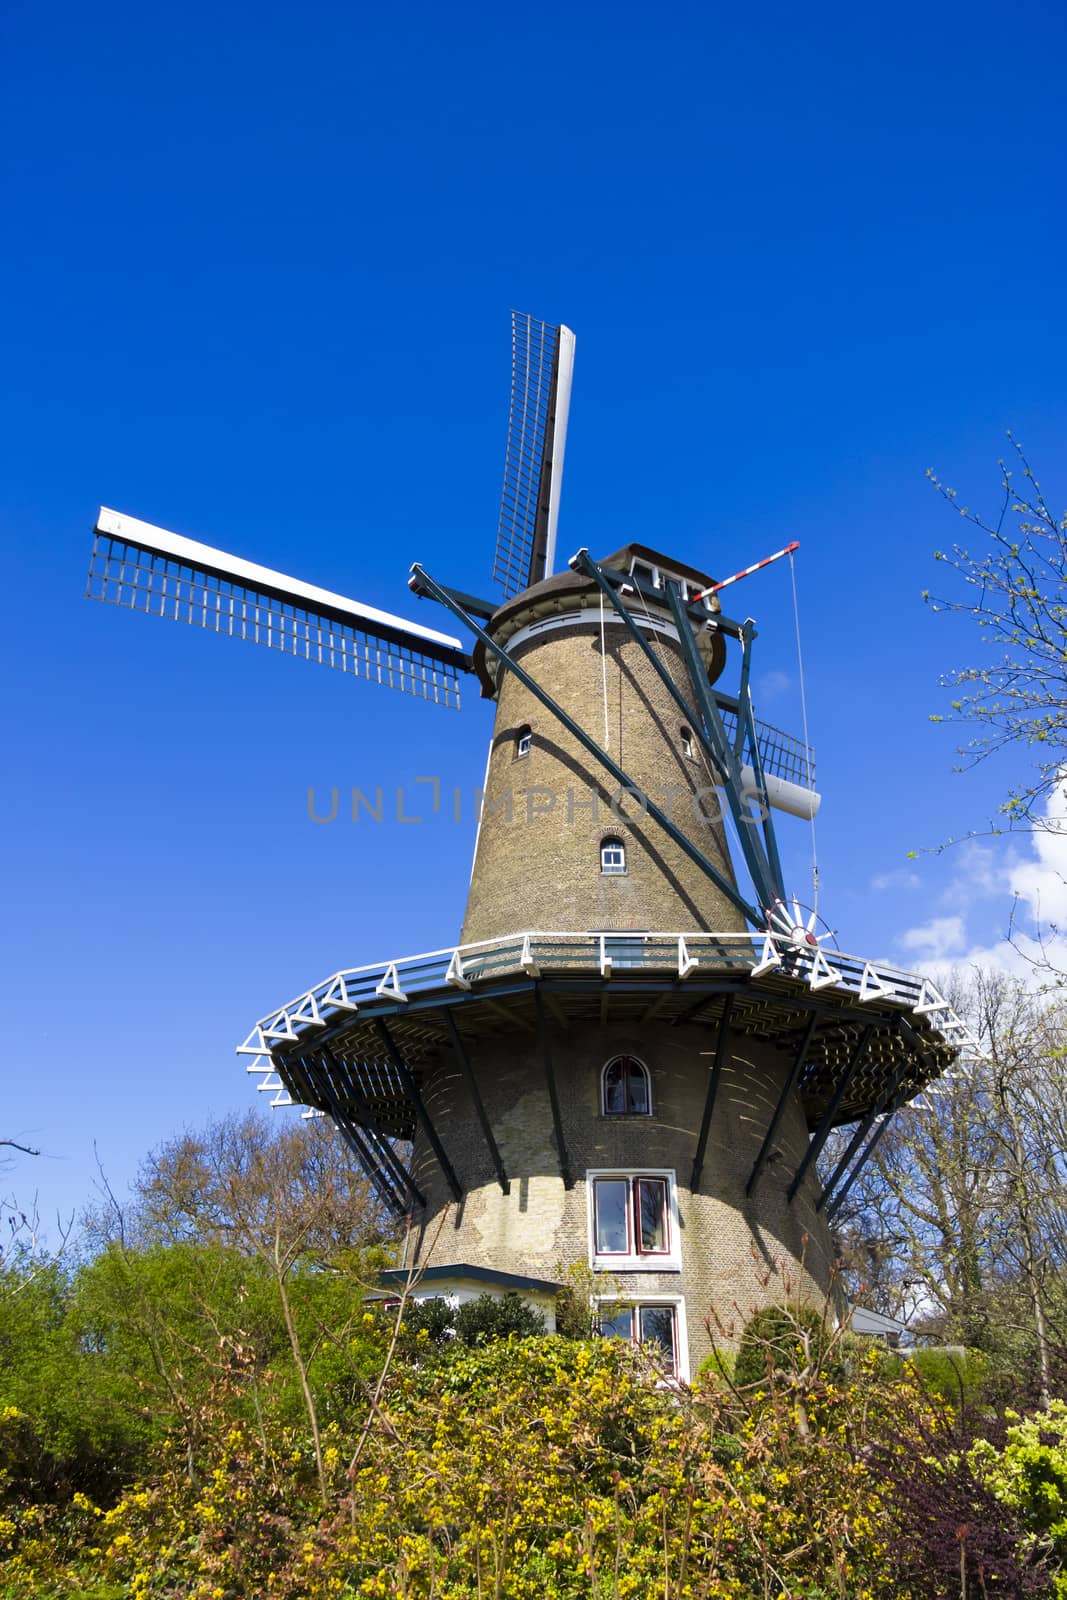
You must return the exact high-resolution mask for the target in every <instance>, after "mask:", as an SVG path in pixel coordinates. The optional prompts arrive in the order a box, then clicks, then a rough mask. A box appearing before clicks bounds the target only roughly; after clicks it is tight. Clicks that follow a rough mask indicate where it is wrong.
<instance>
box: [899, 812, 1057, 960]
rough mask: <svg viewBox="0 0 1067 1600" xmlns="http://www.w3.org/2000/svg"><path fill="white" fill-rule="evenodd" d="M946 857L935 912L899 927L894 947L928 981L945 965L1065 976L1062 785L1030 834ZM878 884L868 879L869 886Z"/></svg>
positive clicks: (966, 847) (973, 844) (971, 845)
mask: <svg viewBox="0 0 1067 1600" xmlns="http://www.w3.org/2000/svg"><path fill="white" fill-rule="evenodd" d="M950 859H951V860H952V863H953V872H952V876H951V877H950V879H949V881H948V882H947V883H946V884H945V886H944V888H943V889H942V890H941V892H940V893H939V895H938V897H937V908H938V911H939V912H941V913H943V914H941V915H938V916H934V917H931V918H929V919H928V920H927V921H926V922H923V923H920V924H918V925H917V926H915V927H912V928H907V929H905V931H904V932H903V933H902V934H901V935H900V936H899V937H898V939H897V941H896V942H897V945H898V946H899V948H900V949H902V950H906V951H907V952H908V953H909V954H910V955H912V956H914V957H915V958H917V960H918V961H920V962H921V963H924V964H925V965H926V966H927V967H929V968H930V969H932V970H931V976H933V977H934V978H935V979H937V978H938V977H940V976H944V975H945V974H946V972H947V971H948V970H949V969H950V968H951V967H953V966H971V965H978V966H985V967H994V968H997V969H999V970H1001V971H1004V972H1009V973H1011V974H1012V975H1014V976H1016V977H1029V976H1032V975H1033V973H1034V970H1035V963H1044V964H1045V965H1046V966H1047V965H1051V966H1052V967H1054V968H1057V969H1060V970H1064V971H1067V795H1065V793H1064V787H1063V786H1061V787H1058V788H1057V789H1056V790H1055V791H1054V792H1053V794H1052V795H1051V796H1050V797H1049V799H1048V801H1047V802H1046V806H1045V812H1044V815H1043V816H1042V817H1041V818H1040V819H1039V824H1038V826H1037V828H1036V829H1035V831H1034V832H1033V833H1031V834H1020V833H1013V834H1006V835H1004V836H1003V837H1001V838H995V839H991V840H989V841H988V842H984V841H980V840H977V839H972V840H968V841H967V842H966V843H965V844H963V845H960V846H959V847H958V848H957V849H956V851H955V852H954V853H953V854H952V855H951V857H950ZM887 876H889V875H887ZM879 886H880V885H879V883H878V880H874V882H873V883H872V887H879ZM1009 923H1010V929H1009ZM1046 975H1047V974H1046Z"/></svg>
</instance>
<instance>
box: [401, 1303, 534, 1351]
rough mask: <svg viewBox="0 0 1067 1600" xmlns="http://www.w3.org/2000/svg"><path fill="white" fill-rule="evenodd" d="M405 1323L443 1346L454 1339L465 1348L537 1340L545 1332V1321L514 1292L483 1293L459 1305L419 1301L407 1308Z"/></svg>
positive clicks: (412, 1329) (409, 1328)
mask: <svg viewBox="0 0 1067 1600" xmlns="http://www.w3.org/2000/svg"><path fill="white" fill-rule="evenodd" d="M404 1322H405V1325H406V1327H407V1329H408V1331H409V1332H410V1333H415V1334H418V1333H420V1332H425V1333H426V1335H427V1336H428V1338H429V1339H430V1341H431V1342H432V1343H433V1344H436V1345H444V1344H447V1343H449V1342H450V1341H451V1340H453V1339H454V1340H456V1341H458V1343H459V1344H464V1345H478V1344H488V1343H489V1342H491V1341H492V1340H494V1339H507V1338H510V1337H515V1338H517V1339H532V1338H538V1337H540V1336H541V1335H542V1334H543V1333H544V1332H545V1319H544V1317H543V1316H542V1315H541V1313H540V1312H539V1311H534V1310H533V1309H532V1307H530V1306H528V1305H526V1303H525V1302H524V1301H523V1300H520V1298H519V1296H518V1295H517V1294H515V1293H514V1292H509V1293H508V1294H505V1295H491V1294H480V1295H479V1296H478V1298H477V1299H476V1300H466V1301H464V1302H463V1304H462V1305H460V1306H453V1305H451V1304H450V1303H449V1301H447V1300H444V1299H441V1298H440V1297H435V1298H434V1299H432V1300H416V1301H413V1302H412V1304H411V1305H409V1306H408V1308H407V1310H406V1312H405V1314H404Z"/></svg>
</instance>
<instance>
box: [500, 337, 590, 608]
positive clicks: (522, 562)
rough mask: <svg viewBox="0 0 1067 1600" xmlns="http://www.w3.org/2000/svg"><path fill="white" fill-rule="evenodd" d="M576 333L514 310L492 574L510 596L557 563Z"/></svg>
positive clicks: (543, 575)
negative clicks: (506, 440) (501, 485)
mask: <svg viewBox="0 0 1067 1600" xmlns="http://www.w3.org/2000/svg"><path fill="white" fill-rule="evenodd" d="M573 370H574V334H573V333H572V332H571V330H570V329H569V328H565V327H562V326H561V327H558V328H555V327H552V326H551V325H550V324H548V323H547V322H537V321H535V320H534V318H533V317H529V316H524V315H523V314H522V313H521V312H519V311H513V312H512V313H511V411H510V415H509V418H508V443H507V453H506V455H505V457H504V489H503V493H502V495H501V499H500V524H499V527H498V529H497V536H496V557H495V559H494V561H493V577H494V578H495V580H496V581H497V583H499V584H500V585H501V586H502V587H503V590H504V594H505V596H507V597H510V596H511V595H513V594H518V593H519V592H520V590H522V589H526V588H528V587H529V585H530V584H532V583H538V582H539V581H540V580H541V579H542V578H545V577H551V575H552V573H553V571H554V569H555V557H556V525H557V523H558V520H559V491H560V483H561V480H562V477H563V450H564V445H565V442H566V438H567V413H568V411H569V409H570V399H571V375H572V372H573Z"/></svg>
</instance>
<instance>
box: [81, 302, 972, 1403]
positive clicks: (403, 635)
mask: <svg viewBox="0 0 1067 1600" xmlns="http://www.w3.org/2000/svg"><path fill="white" fill-rule="evenodd" d="M573 352H574V337H573V335H572V334H571V333H570V332H569V330H568V329H566V328H564V327H552V326H550V325H548V324H545V323H538V322H535V321H534V320H533V319H532V318H529V317H523V316H519V315H518V314H515V315H514V316H513V319H512V395H511V413H510V425H509V432H508V447H507V455H506V462H505V473H504V493H503V500H502V508H501V517H500V525H499V530H498V537H497V549H496V559H495V563H494V578H495V580H496V581H497V582H498V583H499V584H500V586H501V587H502V589H503V591H504V600H503V603H502V604H500V603H498V602H496V601H494V602H488V601H484V600H479V599H477V598H475V597H473V596H471V595H468V594H464V593H460V592H459V591H457V590H454V589H449V588H446V587H445V586H444V585H442V584H441V583H439V582H438V581H437V580H436V579H435V578H433V577H431V575H430V574H429V572H427V571H426V569H425V568H424V567H422V566H420V565H418V564H416V565H415V566H414V567H413V568H412V569H411V572H412V576H411V579H410V587H411V588H412V589H413V590H414V591H415V593H416V594H418V595H419V596H421V597H424V598H428V599H431V600H433V601H435V602H437V603H438V604H439V605H440V606H441V607H443V608H444V609H445V610H447V611H448V612H450V613H451V616H452V618H453V619H454V621H455V623H456V624H457V625H458V626H459V627H460V628H462V629H463V630H464V631H465V632H466V633H467V634H469V635H470V636H471V637H472V639H473V645H472V646H471V648H470V649H469V650H468V649H465V648H464V646H463V644H462V643H461V641H460V640H459V639H458V638H455V637H452V636H451V635H449V634H445V633H442V632H440V631H438V630H436V629H434V628H430V627H427V626H425V625H422V624H415V623H411V622H408V621H406V620H405V619H403V618H401V617H397V616H393V615H392V614H389V613H385V612H382V611H380V610H377V609H376V608H373V607H369V606H366V605H363V604H361V603H360V602H358V601H356V600H353V599H350V598H348V597H346V596H343V595H339V594H335V593H332V592H330V591H327V590H324V589H321V588H318V587H316V586H314V585H311V584H308V583H306V582H304V581H302V580H298V579H295V578H290V577H288V576H286V575H285V574H283V573H279V572H275V571H273V570H271V569H268V568H264V567H261V566H258V565H256V564H255V563H253V562H250V561H248V560H246V559H244V558H241V557H237V556H233V555H230V554H228V553H227V552H225V551H223V550H219V549H217V548H214V547H212V546H209V545H205V544H201V543H199V542H198V541H196V540H193V539H190V538H186V537H184V536H182V535H178V534H173V533H169V532H167V531H166V530H164V529H161V528H157V527H153V526H151V525H150V524H147V523H144V522H140V521H138V520H136V519H133V518H130V517H128V516H124V515H121V514H119V513H116V512H113V511H107V510H105V509H102V510H101V511H100V513H99V516H98V518H97V524H96V529H95V542H94V546H93V555H92V560H91V564H90V572H89V587H88V593H89V594H90V596H91V597H93V598H95V599H100V600H106V601H110V602H112V603H115V604H118V605H121V606H125V607H127V608H129V609H131V610H134V611H141V612H144V613H146V614H149V615H154V616H160V617H165V618H171V619H174V620H178V621H182V622H185V623H188V624H193V625H195V626H199V627H201V628H204V629H207V630H208V631H211V632H215V633H224V634H227V635H228V636H230V637H236V638H240V639H244V640H246V641H250V642H253V643H257V644H260V645H266V646H267V647H268V648H270V649H274V650H282V651H284V652H286V653H288V654H290V655H294V656H297V657H300V658H303V659H305V660H311V661H316V662H318V663H320V664H322V665H325V666H329V667H332V668H334V669H336V670H340V671H342V672H345V673H347V674H349V675H350V676H354V677H357V678H363V679H367V680H369V681H371V682H373V683H375V684H377V685H382V686H385V687H388V688H392V689H399V690H401V691H403V692H406V693H409V694H415V695H418V696H421V697H422V698H425V699H429V700H432V701H434V702H435V703H436V704H438V705H441V706H443V707H457V706H458V704H459V685H460V681H461V679H462V678H464V677H467V676H473V677H474V678H475V679H476V681H477V683H478V685H479V688H480V691H481V694H482V697H483V698H484V699H488V700H490V701H492V702H493V703H494V705H495V721H494V727H493V733H492V738H491V743H490V753H489V762H488V767H487V774H486V779H485V784H484V798H483V802H482V806H481V814H480V821H479V826H478V835H477V841H476V846H475V856H474V865H473V870H472V876H471V884H470V890H469V896H468V902H467V907H466V914H465V918H464V921H463V927H462V932H461V934H460V937H459V941H458V943H457V944H456V945H455V946H454V947H452V948H449V949H446V950H436V951H431V952H429V953H427V954H424V955H415V956H409V957H395V958H394V957H390V956H388V955H387V954H386V955H385V959H383V960H382V962H381V963H380V964H379V965H375V966H370V967H359V968H355V969H352V970H343V971H338V972H335V973H333V974H332V975H331V976H329V977H328V978H326V979H325V980H324V981H323V982H321V983H319V984H318V985H316V986H315V987H314V988H312V989H309V990H307V991H306V992H305V993H303V994H301V995H299V996H298V997H297V998H296V999H295V1000H293V1001H292V1002H291V1003H289V1004H287V1005H284V1006H281V1007H278V1008H277V1009H275V1010H274V1011H272V1012H271V1013H269V1014H268V1015H267V1016H265V1017H264V1018H263V1019H262V1020H261V1021H260V1022H259V1023H258V1024H257V1025H256V1027H255V1028H254V1029H253V1030H252V1032H251V1034H250V1035H249V1036H248V1038H247V1039H246V1040H245V1042H244V1043H243V1044H242V1045H241V1047H240V1049H241V1051H242V1052H243V1053H244V1054H245V1055H247V1056H249V1057H251V1061H250V1063H249V1066H248V1070H249V1071H250V1072H252V1073H255V1074H259V1075H260V1078H261V1083H260V1087H261V1088H262V1089H265V1090H267V1091H268V1092H270V1093H272V1096H273V1100H274V1103H275V1104H279V1105H285V1104H291V1103H299V1104H301V1105H303V1106H304V1107H306V1108H307V1114H308V1115H312V1116H314V1115H325V1116H328V1117H330V1118H332V1119H333V1121H334V1122H335V1123H336V1125H337V1127H338V1129H339V1130H340V1133H341V1135H342V1136H343V1138H344V1139H345V1140H346V1142H347V1144H348V1146H349V1148H350V1149H351V1151H352V1153H353V1155H354V1157H355V1158H356V1160H357V1161H358V1162H359V1163H360V1165H361V1166H362V1167H363V1169H364V1170H365V1172H366V1174H367V1176H368V1178H369V1180H370V1182H371V1183H372V1184H373V1185H374V1188H375V1190H376V1192H377V1194H378V1196H379V1197H380V1199H381V1201H382V1202H383V1204H385V1205H386V1206H388V1207H389V1208H390V1209H391V1210H392V1211H394V1212H395V1213H396V1214H397V1215H398V1216H401V1217H409V1218H410V1219H411V1227H410V1231H409V1234H408V1253H407V1259H406V1261H405V1263H404V1269H405V1271H406V1272H407V1273H411V1272H413V1271H414V1272H416V1273H417V1274H418V1279H417V1286H416V1288H415V1291H414V1292H415V1293H416V1294H418V1295H420V1296H426V1295H433V1294H438V1295H447V1296H450V1297H452V1298H454V1299H460V1298H463V1297H464V1296H467V1295H471V1294H476V1293H479V1292H481V1291H484V1290H486V1289H488V1290H489V1291H490V1292H493V1293H503V1292H505V1291H507V1290H510V1289H514V1290H516V1291H517V1292H519V1293H520V1294H521V1295H522V1296H523V1297H524V1298H526V1299H527V1300H528V1301H529V1302H530V1303H532V1304H534V1305H536V1306H538V1307H540V1308H542V1309H543V1310H545V1312H546V1313H547V1315H548V1317H549V1321H550V1323H551V1317H552V1308H553V1301H554V1295H555V1292H556V1288H557V1286H558V1284H559V1282H560V1277H561V1274H563V1273H564V1272H566V1270H567V1269H568V1268H569V1267H570V1266H571V1265H573V1264H584V1266H585V1267H586V1268H587V1269H588V1270H589V1272H590V1273H591V1275H592V1280H593V1282H594V1284H595V1289H594V1297H595V1299H596V1301H597V1304H598V1315H599V1321H600V1325H601V1328H602V1330H603V1331H604V1332H605V1333H610V1334H614V1335H618V1336H621V1337H626V1338H630V1339H633V1340H635V1341H638V1342H641V1343H644V1344H646V1345H650V1346H653V1347H654V1348H655V1349H656V1351H657V1352H658V1354H659V1356H660V1358H661V1360H662V1362H663V1365H664V1366H665V1368H666V1369H667V1370H668V1371H669V1372H671V1373H673V1374H675V1375H677V1376H678V1377H680V1378H685V1377H687V1376H688V1375H689V1374H690V1373H692V1372H694V1371H695V1369H696V1366H697V1364H698V1363H699V1361H700V1360H701V1359H702V1357H703V1355H704V1353H705V1352H706V1351H707V1349H708V1334H707V1331H706V1327H705V1323H706V1319H707V1317H708V1315H709V1313H710V1312H711V1310H712V1309H713V1308H714V1309H715V1311H717V1313H718V1314H719V1315H720V1317H722V1318H723V1320H724V1321H725V1322H727V1323H730V1322H733V1323H734V1324H735V1326H736V1327H737V1328H738V1329H739V1328H740V1325H741V1324H742V1323H743V1321H744V1319H745V1317H746V1316H747V1314H748V1313H749V1311H750V1310H751V1309H752V1307H753V1306H755V1305H757V1304H760V1303H765V1302H772V1301H775V1300H780V1299H781V1297H782V1295H783V1293H784V1292H785V1286H786V1282H787V1280H789V1279H794V1280H796V1281H797V1282H799V1283H800V1285H801V1287H802V1288H803V1289H804V1290H805V1291H807V1292H809V1293H811V1294H813V1295H814V1294H821V1293H822V1292H823V1291H825V1289H826V1287H827V1285H828V1283H829V1281H830V1275H831V1270H832V1262H833V1254H834V1250H833V1244H832V1239H831V1233H830V1224H831V1223H832V1221H833V1218H834V1215H835V1212H836V1210H837V1209H838V1208H839V1207H840V1205H841V1203H842V1201H843V1199H844V1197H845V1196H846V1195H847V1194H848V1192H849V1189H850V1187H851V1185H852V1184H853V1183H854V1181H855V1179H856V1177H857V1175H858V1174H859V1172H860V1171H861V1170H862V1167H863V1164H864V1162H865V1161H866V1160H867V1159H868V1157H869V1156H870V1154H871V1151H872V1150H873V1149H874V1147H875V1145H876V1144H877V1141H878V1139H879V1138H880V1137H881V1136H882V1133H883V1132H884V1130H885V1128H886V1127H887V1126H888V1125H889V1119H890V1117H891V1116H892V1114H893V1113H894V1112H895V1111H897V1110H898V1109H899V1108H900V1107H901V1106H903V1105H905V1104H906V1103H907V1102H908V1101H909V1100H911V1099H913V1098H914V1097H915V1096H916V1095H917V1094H918V1093H919V1092H920V1091H921V1090H922V1089H923V1087H924V1086H925V1085H927V1084H928V1083H929V1082H930V1081H931V1080H932V1079H934V1078H936V1077H937V1076H938V1074H939V1073H941V1072H943V1071H944V1070H945V1069H946V1068H947V1067H948V1066H949V1065H951V1064H952V1063H953V1062H954V1061H955V1060H956V1059H958V1058H959V1057H961V1056H965V1055H966V1054H967V1053H968V1052H970V1051H971V1050H973V1048H974V1043H973V1040H972V1039H971V1037H970V1035H969V1033H968V1030H967V1029H966V1027H965V1026H964V1024H963V1023H962V1022H961V1021H960V1019H959V1018H958V1017H957V1016H956V1015H955V1013H954V1012H953V1011H952V1009H951V1007H950V1006H949V1005H948V1004H947V1003H946V1002H945V1000H944V999H943V997H942V996H941V995H940V994H939V993H938V992H937V991H936V990H935V989H934V988H933V986H932V985H931V984H930V983H929V982H928V981H926V980H924V979H923V978H921V977H917V976H914V975H912V974H908V973H904V972H898V971H896V970H895V969H892V968H890V967H887V966H885V965H883V964H881V963H878V962H871V961H866V960H863V959H861V958H855V957H851V956H846V955H843V954H841V953H840V952H839V951H838V950H837V949H836V948H831V947H830V945H829V944H828V938H829V937H830V936H829V935H828V932H825V931H820V929H822V928H823V927H824V924H822V922H821V919H820V917H819V915H818V911H817V904H816V905H815V906H813V907H812V908H811V909H809V908H807V907H802V906H801V904H800V901H799V898H797V897H795V896H794V895H793V894H792V893H790V892H789V891H788V890H787V888H786V884H785V880H784V875H783V868H782V861H781V856H780V853H779V847H778V840H777V834H776V830H775V821H774V818H775V813H778V814H784V815H786V816H793V817H800V818H802V819H807V820H808V821H809V822H810V823H811V824H812V825H814V817H815V813H816V811H817V810H818V808H819V796H818V794H817V793H816V792H815V787H814V761H813V757H812V753H811V750H810V749H809V747H808V744H807V736H806V733H805V737H804V740H803V741H800V740H797V739H794V738H792V737H790V736H788V735H786V734H784V733H782V732H781V731H780V730H778V729H775V728H771V727H769V726H767V725H766V724H765V723H762V722H760V721H758V720H757V718H756V715H755V709H754V706H753V702H752V694H751V681H752V663H753V651H754V648H755V641H756V638H757V632H756V627H755V624H754V622H753V621H752V620H751V619H748V620H746V621H744V622H738V621H735V620H733V619H731V618H730V617H729V616H727V615H725V614H724V612H723V609H722V601H721V598H720V595H721V593H722V591H724V590H725V589H727V588H728V586H729V585H730V584H731V583H734V582H736V581H738V579H740V578H744V577H746V576H748V574H750V573H753V572H755V571H756V570H757V569H758V568H760V567H762V566H765V565H767V564H768V563H769V562H770V561H772V560H777V559H778V558H779V556H782V557H785V556H788V558H789V560H790V561H792V559H793V552H794V550H795V549H796V546H795V545H789V546H787V547H786V548H785V549H784V550H782V551H779V552H777V553H776V555H774V556H771V557H768V558H766V560H765V561H763V562H757V563H756V564H755V566H753V567H748V568H746V569H745V570H744V571H743V572H740V573H737V574H736V575H735V576H734V577H733V578H727V579H724V580H722V581H720V582H713V581H712V579H711V578H710V577H709V576H708V575H707V574H706V573H704V572H701V571H697V570H696V569H694V568H693V567H691V566H689V565H687V564H686V563H685V562H681V561H678V560H676V559H674V558H673V557H672V556H671V555H670V554H669V553H663V552H659V551H657V550H654V549H650V548H648V547H647V546H645V545H642V544H627V545H625V546H624V547H623V548H622V549H619V550H616V551H615V552H614V553H613V554H611V555H609V556H607V557H606V558H605V559H603V560H600V561H597V560H594V559H593V557H592V556H591V555H590V554H589V552H588V550H585V549H580V550H579V551H578V552H577V554H576V555H575V556H574V557H572V559H571V560H570V562H569V563H568V565H567V567H566V569H565V570H563V571H561V572H556V570H555V547H556V529H557V522H558V513H559V491H560V475H561V471H562V464H563V446H564V439H565V432H566V423H567V410H568V402H569V394H570V377H571V367H572V362H573ZM728 678H729V679H730V684H732V686H730V684H728V682H727V680H728ZM812 867H813V871H812V878H813V894H812V899H813V901H817V888H818V884H817V874H816V873H815V871H814V859H813V862H812ZM457 909H458V908H457ZM457 921H458V918H457ZM411 943H412V946H417V943H418V930H417V929H413V930H412V940H411ZM836 1129H845V1130H847V1131H846V1132H845V1134H844V1135H843V1136H842V1137H840V1138H839V1139H838V1140H837V1141H835V1145H834V1149H835V1151H836V1150H838V1149H840V1155H839V1158H838V1159H837V1160H836V1161H835V1162H834V1163H832V1169H831V1170H826V1171H824V1170H822V1169H823V1167H824V1166H826V1167H830V1166H831V1164H830V1163H827V1162H820V1157H821V1156H822V1153H823V1151H824V1147H825V1146H826V1142H827V1139H828V1138H829V1136H830V1134H831V1133H833V1132H834V1130H836ZM842 1146H843V1148H842Z"/></svg>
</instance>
